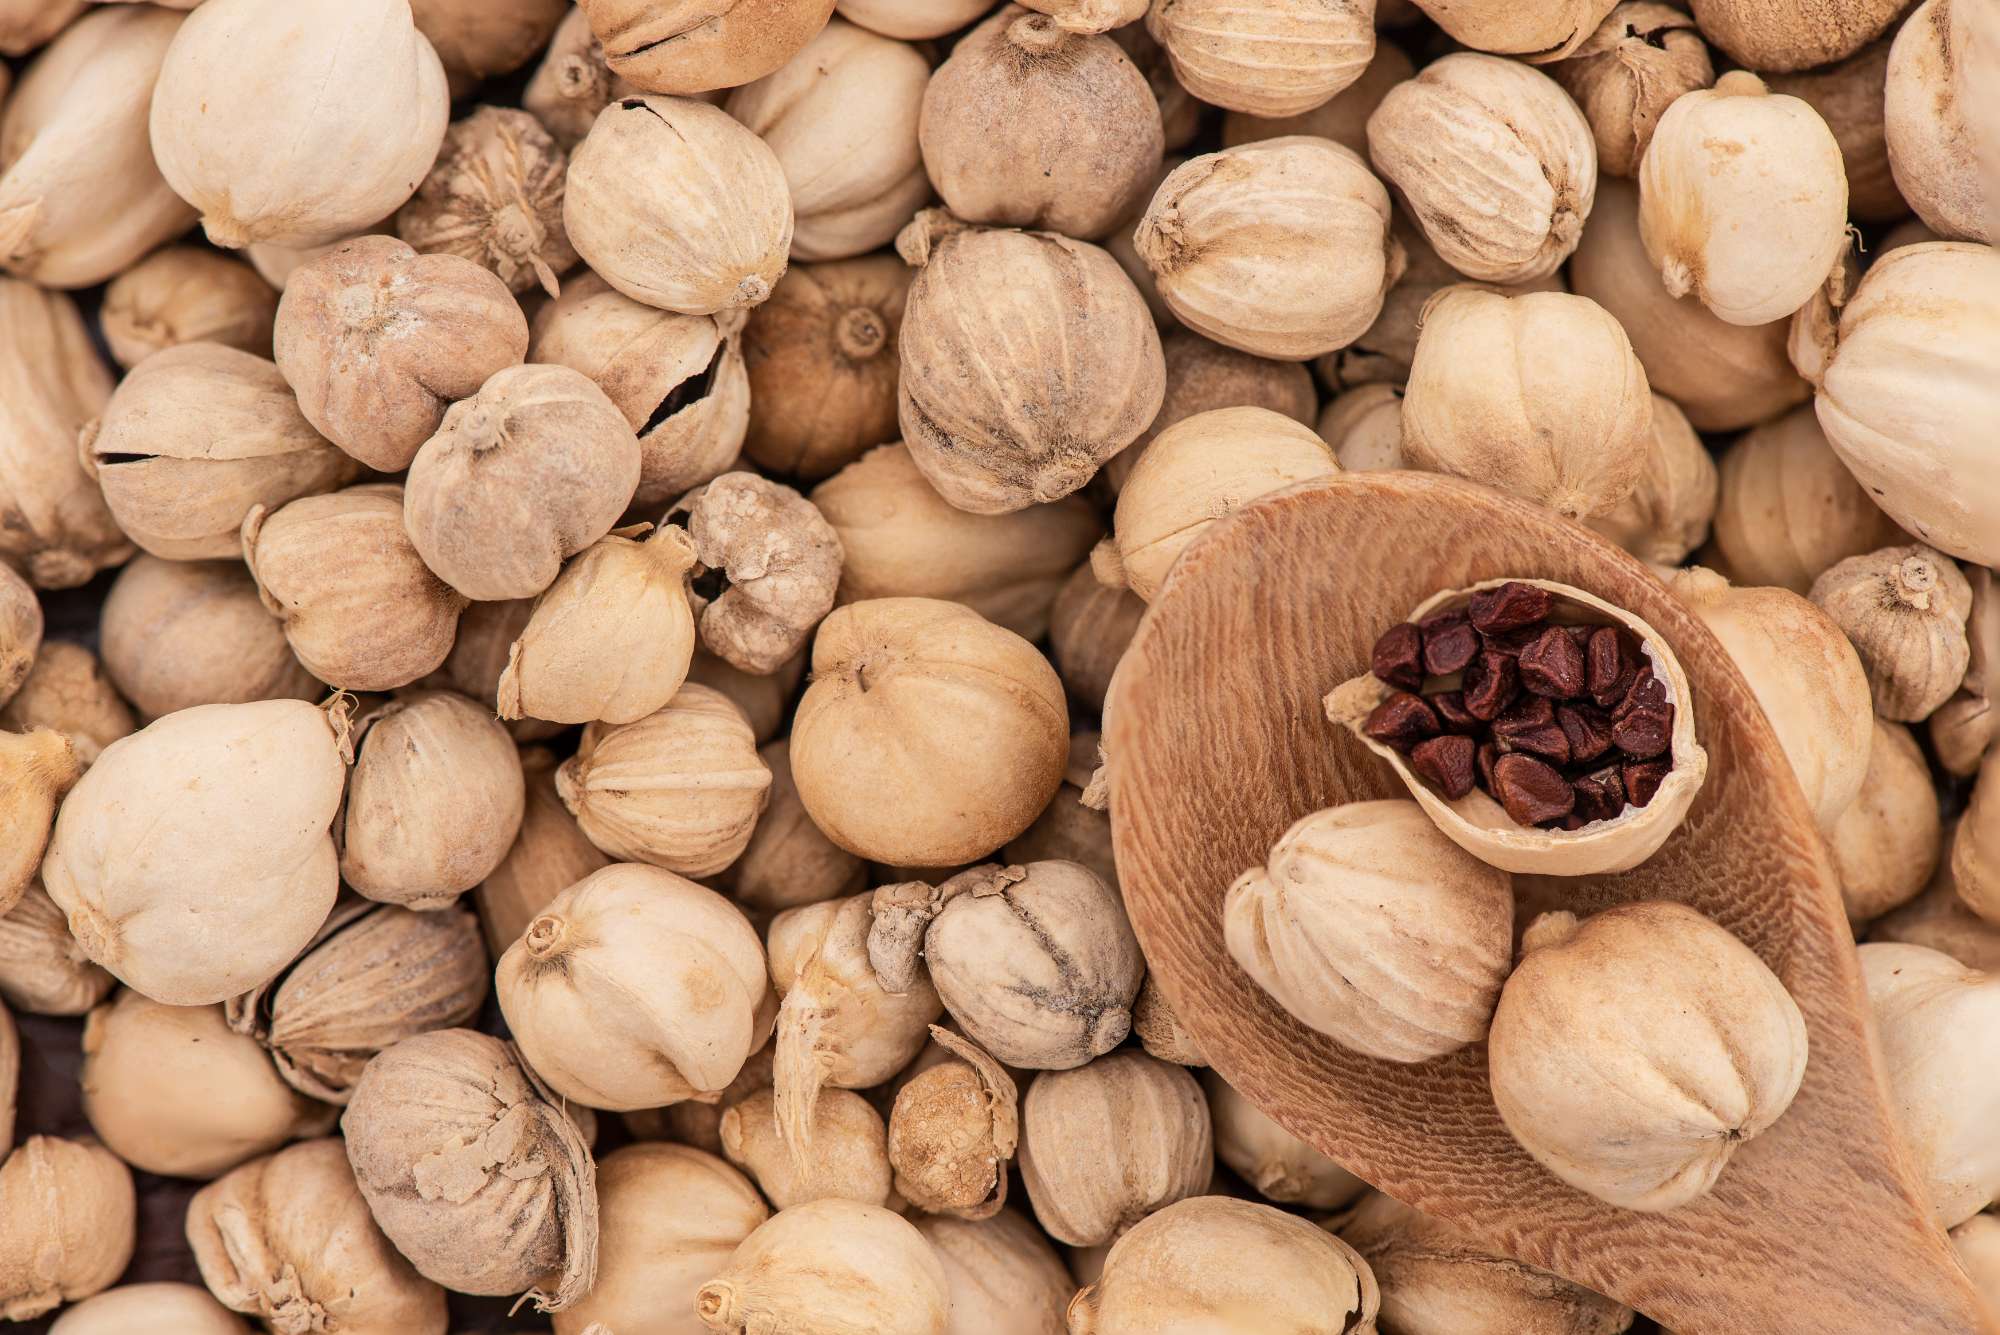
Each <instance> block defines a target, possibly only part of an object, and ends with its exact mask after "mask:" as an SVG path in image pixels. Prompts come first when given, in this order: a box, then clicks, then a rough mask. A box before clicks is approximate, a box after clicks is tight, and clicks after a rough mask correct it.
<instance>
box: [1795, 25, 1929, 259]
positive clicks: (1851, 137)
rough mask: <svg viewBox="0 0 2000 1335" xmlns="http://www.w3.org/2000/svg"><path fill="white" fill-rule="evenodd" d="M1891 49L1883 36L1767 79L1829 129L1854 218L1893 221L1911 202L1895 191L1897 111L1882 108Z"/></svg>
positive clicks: (1906, 213)
mask: <svg viewBox="0 0 2000 1335" xmlns="http://www.w3.org/2000/svg"><path fill="white" fill-rule="evenodd" d="M1905 26H1908V25H1905ZM1889 50H1890V42H1889V39H1888V38H1886V37H1885V38H1883V39H1882V40H1881V41H1878V42H1875V43H1873V44H1871V45H1869V46H1866V47H1864V48H1862V49H1861V50H1860V51H1858V52H1856V53H1855V54H1854V55H1852V56H1849V57H1848V58H1847V59H1846V60H1843V61H1841V62H1840V63H1839V64H1837V65H1829V66H1827V67H1826V68H1824V69H1817V70H1805V71H1802V72H1800V73H1796V74H1773V75H1771V76H1769V77H1768V78H1767V79H1766V80H1765V82H1766V83H1767V84H1769V85H1770V88H1771V91H1772V92H1774V93H1786V94H1789V95H1790V96H1792V97H1796V98H1798V99H1800V100H1801V101H1803V102H1805V103H1807V104H1809V105H1810V106H1811V107H1812V109H1813V110H1814V111H1817V112H1818V113H1819V114H1820V118H1821V119H1822V120H1824V121H1825V122H1826V125H1827V128H1828V129H1829V130H1832V131H1833V137H1834V138H1835V139H1836V140H1837V141H1839V144H1840V157H1841V161H1842V163H1843V164H1844V165H1845V167H1846V170H1847V208H1848V212H1849V213H1850V214H1851V215H1852V216H1853V218H1854V220H1855V221H1856V222H1864V223H1881V222H1894V221H1895V220H1896V219H1898V218H1904V217H1908V216H1909V213H1910V205H1909V203H1908V202H1907V201H1905V200H1904V198H1903V195H1902V192H1901V191H1900V190H1898V189H1897V183H1896V177H1895V173H1894V169H1893V165H1892V162H1891V156H1890V152H1889V144H1888V131H1887V125H1885V121H1886V122H1888V123H1891V124H1893V123H1895V122H1896V121H1897V120H1898V115H1897V110H1896V109H1886V110H1885V108H1884V105H1883V102H1884V98H1885V95H1886V91H1887V89H1886V85H1887V82H1888V75H1889V58H1890V57H1889ZM1933 105H1934V104H1933ZM1898 128H1901V127H1900V126H1899V127H1898ZM1931 132H1932V131H1931V129H1930V127H1928V126H1927V127H1923V128H1922V129H1920V130H1919V133H1922V134H1928V133H1931ZM1886 248H1887V247H1886V246H1885V247H1883V249H1886Z"/></svg>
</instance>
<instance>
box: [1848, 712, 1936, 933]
mask: <svg viewBox="0 0 2000 1335" xmlns="http://www.w3.org/2000/svg"><path fill="white" fill-rule="evenodd" d="M1826 851H1827V855H1828V856H1829V857H1831V858H1832V859H1833V870H1834V872H1835V874H1836V875H1838V876H1839V878H1840V897H1841V900H1842V902H1843V903H1845V904H1846V905H1847V917H1848V920H1849V921H1850V922H1857V923H1860V922H1866V921H1868V920H1869V919H1870V918H1876V917H1880V916H1881V915H1882V914H1884V913H1887V912H1888V911H1889V910H1891V909H1894V908H1897V907H1899V906H1900V905H1902V904H1905V903H1908V902H1909V901H1910V900H1912V899H1915V898H1916V897H1917V895H1918V894H1920V893H1921V892H1922V891H1923V888H1924V886H1925V884H1926V883H1927V882H1928V881H1929V880H1930V879H1931V873H1932V872H1933V871H1935V870H1936V869H1937V866H1938V861H1939V855H1940V854H1941V853H1942V852H1943V851H1944V834H1943V830H1942V829H1941V827H1940V821H1939V811H1938V797H1937V789H1936V787H1935V786H1934V784H1933V781H1932V779H1931V771H1930V765H1929V763H1928V762H1926V761H1925V759H1924V753H1923V751H1922V750H1921V749H1919V748H1918V746H1917V742H1916V739H1915V738H1914V737H1912V736H1911V735H1910V730H1909V729H1908V728H1906V727H1904V726H1903V725H1901V724H1900V723H1891V722H1889V721H1887V720H1886V719H1882V718H1879V717H1878V718H1877V719H1876V720H1875V736H1874V739H1873V740H1872V741H1871V742H1870V743H1869V747H1868V773H1867V776H1866V777H1865V778H1864V779H1863V781H1862V784H1861V794H1860V796H1859V797H1857V798H1855V800H1854V803H1853V805H1851V806H1849V807H1848V808H1847V810H1846V811H1843V812H1842V813H1841V814H1840V819H1839V820H1837V821H1835V822H1834V824H1833V828H1832V829H1831V830H1829V831H1827V838H1826Z"/></svg>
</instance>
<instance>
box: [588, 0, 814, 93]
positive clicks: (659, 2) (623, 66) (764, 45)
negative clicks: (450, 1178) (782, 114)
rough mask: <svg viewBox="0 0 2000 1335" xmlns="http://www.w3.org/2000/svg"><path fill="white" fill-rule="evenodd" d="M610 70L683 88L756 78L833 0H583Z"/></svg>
mask: <svg viewBox="0 0 2000 1335" xmlns="http://www.w3.org/2000/svg"><path fill="white" fill-rule="evenodd" d="M582 7H583V12H584V13H585V14H588V15H589V16H590V26H591V29H592V31H594V32H595V33H596V34H597V37H598V40H599V41H600V42H601V43H602V44H603V47H604V55H605V59H606V61H607V62H608V63H609V64H610V66H611V69H612V72H613V73H615V74H618V75H620V76H621V77H623V78H627V79H630V80H631V81H632V82H633V83H634V84H635V85H637V86H638V87H640V88H643V89H645V90H646V91H648V92H652V93H673V94H675V95H677V96H685V95H691V94H696V93H703V92H708V91H710V90H713V89H717V88H733V87H735V86H736V85H738V84H744V83H748V82H750V81H751V80H752V79H758V78H762V77H763V76H764V75H766V74H769V73H770V72H771V71H772V70H775V69H777V68H778V67H779V66H780V65H782V64H784V63H785V61H787V60H788V59H790V58H791V56H792V54H793V53H794V52H796V51H797V50H798V49H799V48H800V47H802V46H804V45H805V44H806V42H807V40H808V39H810V38H811V37H812V35H813V34H814V33H816V32H818V31H819V30H820V29H821V28H822V27H824V26H825V25H826V21H827V18H828V16H829V15H831V14H832V13H833V0H726V3H723V4H721V5H720V6H718V5H716V4H715V3H714V0H585V3H584V4H583V6H582Z"/></svg>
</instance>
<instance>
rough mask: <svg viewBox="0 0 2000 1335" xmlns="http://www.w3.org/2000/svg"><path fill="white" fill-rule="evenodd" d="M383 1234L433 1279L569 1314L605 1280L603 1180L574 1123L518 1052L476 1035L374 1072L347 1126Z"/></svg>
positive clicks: (408, 1049) (399, 1047) (389, 1057)
mask: <svg viewBox="0 0 2000 1335" xmlns="http://www.w3.org/2000/svg"><path fill="white" fill-rule="evenodd" d="M341 1130H342V1131H343V1132H344V1133H345V1135H346V1139H347V1158H348V1162H349V1163H350V1164H351V1165H352V1166H353V1168H354V1177H355V1181H356V1183H357V1184H358V1185H359V1186H360V1188H361V1194H362V1196H363V1197H364V1198H366V1200H367V1202H368V1210H369V1213H370V1214H372V1215H373V1216H374V1217H375V1222H376V1224H378V1225H379V1226H380V1227H381V1229H382V1232H383V1233H384V1234H385V1235H387V1237H388V1239H389V1241H390V1242H391V1243H393V1244H394V1245H395V1248H396V1250H397V1251H398V1252H401V1253H402V1254H403V1255H404V1256H406V1257H408V1258H409V1260H410V1264H412V1265H413V1266H415V1267H416V1269H417V1272H418V1273H419V1274H421V1275H423V1276H424V1277H425V1278H426V1279H430V1280H433V1281H435V1282H437V1283H439V1284H443V1285H445V1286H446V1287H447V1288H450V1289H453V1290H455V1291H457V1292H460V1293H478V1294H495V1295H503V1294H516V1293H523V1292H525V1293H526V1294H527V1296H528V1297H530V1298H532V1299H534V1302H535V1306H536V1307H537V1308H538V1309H539V1310H542V1311H555V1310H560V1309H561V1308H563V1307H567V1306H568V1305H569V1304H570V1303H572V1302H574V1301H576V1299H577V1298H579V1297H581V1296H582V1295H583V1294H584V1293H585V1292H586V1291H588V1290H589V1288H590V1284H591V1280H592V1279H593V1278H594V1277H595V1275H596V1273H597V1238H598V1222H597V1187H596V1171H595V1169H594V1167H593V1165H592V1163H591V1158H590V1150H589V1149H588V1148H587V1147H586V1146H585V1143H584V1139H583V1135H582V1133H581V1132H579V1131H578V1129H577V1125H576V1123H575V1122H574V1121H573V1120H571V1118H570V1116H569V1114H568V1113H567V1112H565V1111H564V1110H563V1108H562V1107H561V1105H560V1104H558V1103H557V1102H556V1101H555V1098H554V1096H553V1095H551V1094H549V1093H547V1089H546V1086H544V1085H543V1084H542V1083H541V1081H540V1080H539V1079H537V1078H536V1076H535V1074H534V1073H533V1072H532V1071H531V1070H529V1069H528V1068H526V1067H525V1066H523V1065H522V1063H521V1061H520V1059H519V1057H518V1056H517V1055H516V1053H515V1050H514V1048H513V1047H512V1045H510V1044H506V1043H502V1042H501V1041H500V1040H499V1039H497V1038H490V1037H488V1036H487V1035H485V1034H479V1033H474V1032H473V1031H471V1030H469V1029H444V1030H439V1031H437V1032H435V1033H429V1034H418V1035H416V1036H415V1037H413V1038H406V1039H404V1040H402V1041H401V1042H400V1043H397V1044H396V1045H395V1046H393V1047H390V1048H387V1049H385V1050H384V1051H383V1052H381V1053H380V1054H378V1055H377V1056H376V1058H375V1059H374V1060H373V1061H371V1062H369V1063H368V1065H367V1067H366V1068H365V1069H364V1070H363V1071H362V1073H361V1079H360V1081H359V1082H358V1083H356V1085H355V1087H354V1097H353V1099H352V1101H351V1102H349V1103H348V1105H347V1112H346V1113H345V1114H344V1115H343V1116H342V1117H341Z"/></svg>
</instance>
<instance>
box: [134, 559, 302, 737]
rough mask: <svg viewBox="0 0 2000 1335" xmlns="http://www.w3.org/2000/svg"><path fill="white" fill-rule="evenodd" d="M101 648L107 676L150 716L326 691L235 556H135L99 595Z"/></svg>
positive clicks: (148, 719)
mask: <svg viewBox="0 0 2000 1335" xmlns="http://www.w3.org/2000/svg"><path fill="white" fill-rule="evenodd" d="M98 647H99V649H100V651H101V652H102V653H103V655H104V670H105V671H106V672H107V673H109V674H110V677H111V681H112V684H113V685H115V686H116V687H117V688H118V692H119V694H121V695H123V696H124V697H125V698H126V699H127V700H130V701H131V702H132V706H133V708H134V709H135V710H136V711H137V712H138V715H139V718H140V719H141V720H143V721H144V722H147V723H150V722H152V721H153V720H154V719H157V718H160V717H163V716H164V715H167V714H171V713H174V712H175V711H177V710H181V709H191V708H193V707H194V706H196V705H215V704H245V703H248V702H250V701H253V700H316V699H318V698H319V697H320V696H322V695H324V694H325V693H326V688H325V687H324V686H322V685H321V684H320V682H319V681H318V679H317V678H315V677H314V676H313V675H312V673H310V672H308V671H307V670H306V668H305V665H304V664H302V663H301V662H299V660H298V658H297V657H296V656H295V655H294V654H293V653H292V647H291V645H290V644H289V643H288V642H287V641H286V639H285V631H284V625H283V623H282V622H279V621H275V620H273V619H272V617H271V614H270V613H269V612H267V611H265V610H264V605H263V603H262V601H260V599H259V598H258V595H257V583H256V581H255V580H254V579H252V578H251V576H250V572H249V571H248V570H246V569H244V568H243V566H242V565H241V564H239V563H237V562H235V561H164V560H161V559H160V558H159V557H157V556H152V555H150V554H149V555H142V556H139V557H138V558H137V559H135V560H133V561H132V562H130V563H129V564H128V565H126V567H125V568H124V569H123V570H121V571H119V572H118V578H117V579H116V580H115V581H113V582H112V585H111V591H110V592H109V593H107V594H106V595H105V598H104V608H103V611H102V613H101V614H100V616H99V618H98Z"/></svg>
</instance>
